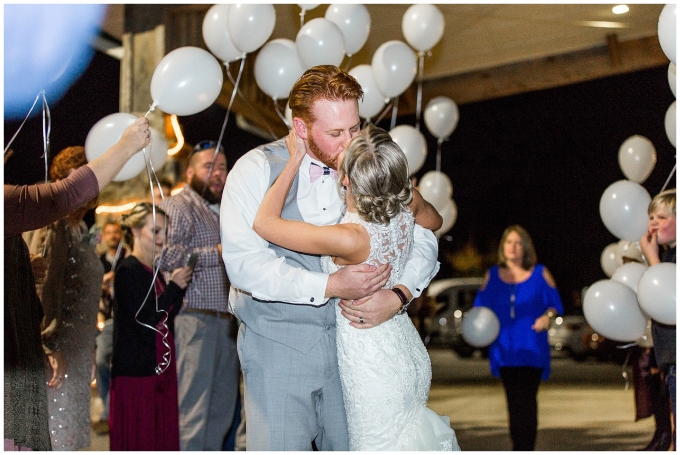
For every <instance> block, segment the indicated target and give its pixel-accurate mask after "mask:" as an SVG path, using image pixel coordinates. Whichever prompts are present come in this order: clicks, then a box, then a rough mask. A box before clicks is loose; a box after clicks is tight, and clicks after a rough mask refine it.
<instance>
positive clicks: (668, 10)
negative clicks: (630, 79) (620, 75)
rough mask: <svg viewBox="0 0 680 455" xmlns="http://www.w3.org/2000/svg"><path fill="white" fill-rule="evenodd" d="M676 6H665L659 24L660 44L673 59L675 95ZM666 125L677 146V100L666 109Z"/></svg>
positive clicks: (671, 82) (671, 74) (671, 72)
mask: <svg viewBox="0 0 680 455" xmlns="http://www.w3.org/2000/svg"><path fill="white" fill-rule="evenodd" d="M676 7H677V5H676V4H675V3H672V4H668V5H666V6H664V7H663V9H662V10H661V14H659V25H658V34H659V44H660V45H661V49H662V50H663V52H664V53H665V54H666V57H668V60H670V61H671V63H670V65H669V66H668V84H669V85H670V87H671V91H672V92H673V96H676V94H675V65H676V63H677V62H676V58H677V54H676V52H677V50H676V44H677V43H676V30H675V28H676V24H677V17H676V12H675V11H676ZM664 126H665V128H666V136H668V140H669V141H670V143H671V144H673V147H677V146H676V123H675V101H673V103H672V104H671V105H670V106H669V107H668V110H667V111H666V118H665V121H664Z"/></svg>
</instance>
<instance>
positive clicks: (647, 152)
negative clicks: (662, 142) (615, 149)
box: [619, 134, 656, 183]
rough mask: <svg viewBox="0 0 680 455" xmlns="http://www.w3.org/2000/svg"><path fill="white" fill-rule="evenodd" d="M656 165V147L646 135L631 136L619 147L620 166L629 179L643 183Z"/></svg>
mask: <svg viewBox="0 0 680 455" xmlns="http://www.w3.org/2000/svg"><path fill="white" fill-rule="evenodd" d="M655 165H656V149H655V148H654V144H652V141H650V140H649V139H647V138H646V137H644V136H640V135H637V134H636V135H635V136H631V137H629V138H628V139H626V140H625V141H623V143H622V144H621V147H619V167H620V168H621V171H623V175H625V176H626V178H627V179H628V180H631V181H633V182H636V183H643V182H644V181H645V180H647V177H649V175H650V174H651V173H652V171H653V170H654V166H655Z"/></svg>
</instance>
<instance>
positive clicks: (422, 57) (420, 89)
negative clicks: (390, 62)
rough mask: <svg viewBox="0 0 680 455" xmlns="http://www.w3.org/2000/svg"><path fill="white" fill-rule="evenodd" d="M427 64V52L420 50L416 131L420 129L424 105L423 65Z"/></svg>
mask: <svg viewBox="0 0 680 455" xmlns="http://www.w3.org/2000/svg"><path fill="white" fill-rule="evenodd" d="M424 65H425V53H424V52H422V51H421V52H418V96H417V98H416V125H415V128H416V131H420V115H421V107H422V105H423V67H424Z"/></svg>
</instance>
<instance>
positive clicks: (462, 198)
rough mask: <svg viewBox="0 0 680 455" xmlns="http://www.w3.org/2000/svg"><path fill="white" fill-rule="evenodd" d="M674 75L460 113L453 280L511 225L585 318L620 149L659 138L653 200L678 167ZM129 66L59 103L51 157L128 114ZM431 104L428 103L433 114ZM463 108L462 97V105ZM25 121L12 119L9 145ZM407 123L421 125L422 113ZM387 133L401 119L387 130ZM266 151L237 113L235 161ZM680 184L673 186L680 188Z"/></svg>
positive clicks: (36, 135) (431, 161) (105, 64)
mask: <svg viewBox="0 0 680 455" xmlns="http://www.w3.org/2000/svg"><path fill="white" fill-rule="evenodd" d="M667 71H668V67H667V66H663V67H659V68H654V69H650V70H646V71H639V72H636V73H631V74H625V75H621V76H615V77H609V78H605V79H600V80H596V81H591V82H585V83H580V84H575V85H571V86H566V87H560V88H554V89H549V90H541V91H537V92H531V93H525V94H521V95H516V96H509V97H504V98H499V99H493V100H489V101H482V102H477V103H470V104H466V105H461V106H459V109H460V122H459V124H458V126H457V127H456V130H455V131H454V133H453V134H452V137H451V139H450V140H449V141H447V142H444V144H443V145H442V160H441V171H442V172H445V173H446V174H447V175H448V176H449V177H450V179H451V181H452V183H453V199H454V201H455V203H456V205H457V207H458V217H457V220H456V223H455V224H454V226H453V228H452V229H451V230H450V231H449V232H448V233H447V234H448V235H443V236H442V238H441V240H440V262H441V263H442V267H441V271H440V273H439V274H438V276H437V278H448V277H451V276H453V275H454V274H456V273H457V272H456V271H454V270H453V268H452V267H451V265H450V263H449V261H448V260H447V258H448V256H449V254H450V253H452V252H456V251H460V250H461V249H462V248H463V247H464V246H465V245H468V244H471V245H473V246H474V247H475V248H476V249H477V250H478V251H479V253H480V254H482V255H490V256H493V254H494V252H495V250H496V248H497V245H498V241H499V239H500V235H501V234H502V232H503V230H504V229H505V228H506V227H507V226H508V225H510V224H514V223H518V224H521V225H522V226H524V227H525V228H526V229H527V230H528V231H529V233H530V234H531V235H532V237H533V240H534V243H535V245H536V249H537V252H538V257H539V261H540V262H542V263H544V264H546V265H547V266H548V268H549V269H550V270H551V271H552V273H553V275H554V276H555V279H556V281H557V284H558V287H559V289H560V292H561V295H562V298H563V301H564V304H565V309H566V311H567V312H568V313H574V312H578V311H580V309H579V308H577V307H575V306H574V305H573V304H572V296H573V295H574V294H576V295H578V294H580V290H581V288H582V287H583V286H589V285H590V284H592V283H594V282H595V281H597V280H600V279H605V278H607V277H606V275H605V274H604V272H603V271H602V268H601V266H600V255H601V253H602V250H603V249H604V248H605V247H606V246H607V245H608V244H610V243H613V242H617V241H618V239H617V238H615V237H614V236H613V235H612V234H610V233H609V231H607V229H606V228H605V227H604V225H603V223H602V221H601V219H600V215H599V201H600V197H601V196H602V193H603V192H604V190H605V189H606V188H607V187H608V186H609V185H610V184H612V183H614V182H615V181H617V180H621V179H624V178H625V177H624V175H623V173H622V172H621V170H620V168H619V165H618V150H619V147H620V145H621V144H622V143H623V141H625V140H626V139H627V138H628V137H630V136H632V135H634V134H639V135H642V136H645V137H647V138H648V139H650V140H651V141H652V143H653V144H654V146H655V147H656V151H657V164H656V166H655V168H654V171H653V172H652V174H651V176H650V177H649V178H648V179H647V181H646V182H644V183H643V186H644V187H645V188H646V189H647V191H648V192H649V193H650V195H651V196H654V195H655V194H656V193H658V192H659V191H660V190H661V188H662V187H663V184H664V182H665V181H666V179H667V178H668V176H669V174H670V172H671V170H672V168H673V166H674V164H675V161H676V159H675V148H674V147H673V146H672V145H671V144H670V142H669V141H668V138H667V136H666V132H665V129H664V116H665V114H666V110H667V109H668V107H669V106H670V104H671V103H672V102H673V101H674V99H675V98H674V96H673V94H672V92H671V90H670V88H669V86H668V78H667ZM119 78H120V62H119V61H118V60H116V59H113V58H111V57H108V56H107V55H105V54H102V53H100V52H96V53H95V56H94V58H93V60H92V62H91V64H90V65H89V66H88V68H87V69H86V71H85V72H84V73H83V75H82V76H81V77H80V78H79V80H77V81H76V82H75V83H74V84H73V85H72V86H71V88H70V89H69V90H68V92H67V93H66V95H65V96H64V97H63V98H62V99H61V100H60V101H59V102H57V103H54V105H51V106H50V109H51V117H52V132H51V135H50V140H51V154H50V155H54V154H56V153H57V152H58V151H59V150H61V149H63V148H64V147H67V146H71V145H82V144H84V142H85V138H86V137H87V133H88V132H89V130H90V128H91V127H92V126H93V125H94V124H95V123H96V122H97V121H98V120H100V119H101V118H103V117H105V116H106V115H109V114H112V113H115V112H118V90H119ZM427 101H428V100H423V106H425V105H427ZM454 101H455V100H454ZM34 112H36V115H34V116H33V117H32V118H31V119H30V120H29V121H28V122H26V124H25V125H24V127H23V128H22V129H21V131H20V133H19V135H18V136H17V138H16V139H15V141H14V142H13V144H12V149H14V151H15V154H14V156H13V157H12V158H10V160H9V161H8V162H7V164H6V166H5V172H4V178H5V183H20V184H23V183H34V182H36V181H40V180H42V179H43V178H44V162H43V159H42V158H41V155H42V148H43V145H42V115H41V114H40V111H39V109H36V111H34ZM225 115H226V110H225V109H224V108H221V107H220V106H217V105H213V106H211V107H210V108H208V109H207V110H205V111H203V112H201V113H199V114H196V115H192V116H187V117H180V122H181V124H182V125H183V129H184V134H185V138H186V141H187V142H188V143H189V144H194V143H196V142H198V141H200V140H202V139H215V140H216V139H217V138H218V136H219V134H220V130H221V128H222V123H223V122H224V118H225ZM20 124H21V121H12V122H7V121H6V122H5V130H4V134H5V145H6V144H7V142H8V141H9V140H10V138H11V137H12V136H13V135H14V133H15V132H16V131H17V130H18V129H19V126H20ZM397 124H398V125H399V124H409V125H414V124H415V116H409V117H404V118H399V119H398V120H397ZM379 125H380V126H382V127H383V128H385V129H389V127H390V119H389V118H387V119H385V120H383V121H382V122H381V123H379ZM420 129H421V131H422V132H423V133H424V134H425V137H426V139H427V141H428V156H427V160H426V162H425V164H424V166H423V167H422V169H421V170H420V171H419V172H418V173H417V175H416V177H421V176H422V175H423V174H424V173H425V172H427V171H430V170H434V169H435V166H436V150H437V144H436V138H434V137H433V136H431V135H430V134H429V132H428V131H427V128H426V127H425V125H424V122H422V121H421V128H420ZM263 142H266V141H265V140H263V139H261V138H259V137H257V136H254V135H251V134H249V133H247V132H244V131H242V130H240V129H239V128H237V127H236V122H235V120H234V118H233V116H230V119H229V123H228V125H227V131H226V132H225V136H224V139H223V143H224V145H225V146H226V149H227V156H228V160H229V163H230V164H233V163H234V161H235V160H236V159H238V157H240V156H241V155H242V154H243V153H245V152H247V151H248V150H250V149H251V148H253V147H255V146H257V145H259V144H262V143H263ZM675 186H676V185H675V176H674V178H673V179H672V181H671V183H670V184H669V187H675Z"/></svg>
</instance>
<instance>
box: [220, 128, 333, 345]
mask: <svg viewBox="0 0 680 455" xmlns="http://www.w3.org/2000/svg"><path fill="white" fill-rule="evenodd" d="M262 150H263V151H264V155H265V158H266V160H267V161H268V163H269V169H270V175H269V186H271V185H272V183H274V180H276V178H277V177H278V176H279V174H280V173H281V171H282V170H283V168H284V166H285V165H286V162H287V161H288V158H289V155H288V150H287V149H286V146H285V140H284V139H281V140H278V141H276V142H272V143H270V144H267V145H264V146H263V147H262ZM298 180H299V174H298V175H297V176H296V177H295V180H294V181H293V185H292V186H291V190H290V192H289V193H288V196H287V197H286V203H285V205H284V207H283V211H282V213H281V217H282V218H284V219H287V220H299V221H304V220H303V219H302V215H301V214H300V209H299V207H298V205H297V188H298ZM269 248H270V249H272V250H273V251H274V252H276V255H277V256H278V257H283V258H285V260H286V263H287V264H288V265H290V266H293V267H299V268H302V269H305V270H310V271H313V272H321V271H322V270H321V263H320V257H319V256H316V255H310V254H301V253H297V252H295V251H290V250H287V249H285V248H282V247H280V246H278V245H274V244H270V245H269ZM232 291H236V292H232V293H231V297H232V299H231V302H230V303H231V306H232V309H233V311H234V314H236V316H237V317H238V318H239V319H240V320H241V321H242V322H243V323H244V324H245V325H246V327H248V329H249V330H252V331H253V332H255V333H257V334H258V335H260V336H263V337H266V338H269V339H271V340H274V341H277V342H279V343H282V344H284V345H286V346H288V347H291V348H293V349H295V350H298V351H300V352H303V353H307V352H309V350H310V349H311V348H312V347H314V345H315V344H316V343H317V342H318V341H319V340H320V339H321V337H322V336H324V335H325V334H329V335H330V336H331V337H333V339H335V305H336V303H337V300H336V299H330V300H329V301H328V302H327V303H326V304H324V305H322V306H313V305H305V304H292V303H285V302H272V301H262V300H257V299H254V298H253V297H252V296H251V295H250V294H246V293H244V292H243V291H240V290H238V289H234V288H232Z"/></svg>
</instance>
